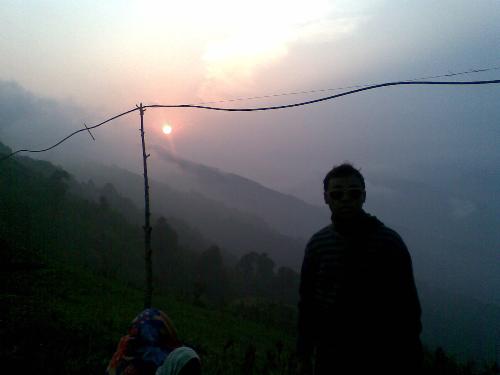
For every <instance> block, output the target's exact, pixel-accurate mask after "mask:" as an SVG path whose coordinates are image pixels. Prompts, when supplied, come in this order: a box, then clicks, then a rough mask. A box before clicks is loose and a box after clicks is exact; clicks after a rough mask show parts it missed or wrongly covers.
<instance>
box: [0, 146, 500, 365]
mask: <svg viewBox="0 0 500 375" xmlns="http://www.w3.org/2000/svg"><path fill="white" fill-rule="evenodd" d="M3 150H5V148H4V149H3ZM1 152H2V150H0V153H1ZM0 167H1V168H2V173H1V174H0V189H1V195H0V196H1V197H2V199H0V238H1V239H3V241H4V242H2V246H1V247H2V252H3V259H5V260H6V261H5V263H4V265H5V267H4V268H3V271H2V272H3V273H2V275H3V279H4V284H3V285H4V287H5V290H4V291H3V292H2V298H3V299H4V301H5V303H3V304H2V305H3V306H4V310H3V313H5V314H6V316H7V317H9V318H8V319H7V321H9V322H11V325H12V324H13V325H14V326H15V327H16V326H17V323H15V322H16V320H15V318H14V316H15V315H16V314H17V313H18V310H17V309H18V308H19V309H22V310H23V311H25V312H30V311H37V310H40V311H41V312H43V311H44V309H45V307H43V308H42V307H41V306H40V304H42V303H45V304H46V305H47V306H46V307H47V308H49V310H50V309H52V308H57V306H56V305H58V304H63V305H64V304H65V303H66V302H68V301H67V299H68V298H69V302H71V300H72V299H73V298H77V297H72V296H74V295H75V294H76V295H78V294H80V293H84V294H85V295H87V294H88V298H90V299H92V298H94V297H93V296H92V295H93V294H94V292H93V291H95V290H96V289H95V286H91V285H90V286H88V287H78V286H73V285H72V284H71V282H69V281H68V282H64V281H63V280H64V278H65V277H68V278H70V279H75V280H77V279H79V278H80V277H82V278H83V279H85V280H87V281H85V283H87V282H88V283H90V284H91V283H92V282H93V281H92V280H101V281H99V282H102V283H104V284H106V285H111V286H109V288H110V290H109V292H110V293H111V292H112V291H113V290H114V289H115V288H116V287H117V285H121V287H123V288H124V290H127V288H131V290H135V292H133V293H135V294H136V295H137V297H136V300H139V299H140V292H139V289H137V288H140V286H141V285H142V282H143V267H142V266H140V264H142V262H143V261H142V251H143V250H142V249H143V243H142V230H141V228H140V226H139V225H140V219H137V218H134V216H133V215H136V214H139V215H140V210H138V209H137V208H135V206H134V204H133V203H132V202H131V201H129V200H128V199H127V198H124V197H121V196H120V195H119V193H118V192H117V191H116V190H113V189H112V187H111V186H106V185H104V186H102V187H99V186H94V187H93V188H90V187H89V186H90V185H89V184H88V183H87V184H82V185H80V190H83V191H85V192H87V193H91V192H92V191H94V193H95V192H100V193H99V194H100V197H102V198H104V199H98V201H97V202H96V201H94V200H92V199H91V200H86V199H82V197H80V196H77V195H73V193H71V191H72V189H70V187H71V186H72V185H74V184H78V183H77V182H76V181H74V180H71V178H70V177H69V176H68V175H67V174H66V173H65V172H64V170H61V169H60V168H57V167H55V166H53V165H51V164H50V163H47V162H43V161H35V160H32V159H30V158H26V157H22V158H17V159H14V160H11V161H9V162H8V163H7V164H2V165H1V166H0ZM76 190H78V189H76ZM108 200H109V202H108ZM114 200H115V203H114V204H113V201H114ZM113 205H114V206H116V207H115V208H113ZM117 209H119V210H121V212H119V211H116V210H117ZM129 215H132V216H129ZM168 222H170V219H169V221H168ZM172 222H173V221H172ZM157 225H159V224H158V223H155V228H154V229H153V233H156V234H158V233H160V234H161V233H165V234H166V233H171V234H169V235H167V237H165V240H166V241H167V242H168V243H169V244H170V245H169V246H172V245H173V244H176V243H177V245H175V246H174V247H173V248H171V249H173V250H175V251H174V252H172V251H171V252H170V253H164V252H163V250H162V246H161V241H163V240H161V238H159V237H157V238H156V240H155V241H156V242H155V243H156V245H155V248H156V249H157V253H156V254H157V258H156V259H157V262H158V264H157V267H156V268H155V274H156V275H157V276H156V278H155V280H156V281H155V282H156V285H157V289H156V290H157V293H158V294H157V296H158V297H160V296H161V295H162V294H164V293H168V294H169V295H171V293H172V292H174V289H173V288H175V290H177V291H178V292H179V293H180V294H181V295H182V296H183V297H181V300H182V301H184V302H185V303H187V304H188V305H192V304H193V303H195V307H196V306H197V307H196V308H200V306H205V308H209V306H211V303H212V302H210V301H214V302H215V303H216V305H215V306H221V303H222V306H230V305H227V302H229V301H230V300H234V301H238V299H239V297H238V296H262V297H265V298H264V299H265V300H269V299H270V298H273V299H275V300H276V301H290V302H292V303H293V300H294V299H295V298H296V284H295V283H296V280H297V275H296V274H294V273H293V271H291V270H288V271H287V270H286V269H282V268H280V269H279V270H277V271H278V272H276V271H275V270H274V266H275V265H274V262H273V261H272V259H269V258H267V257H266V256H263V255H262V254H261V255H259V254H254V255H252V257H253V258H254V259H255V260H256V261H258V262H261V261H262V262H263V263H262V267H264V268H262V270H261V271H259V272H261V273H258V274H256V275H250V278H249V276H245V277H244V278H242V277H241V276H242V275H240V276H238V274H237V270H236V269H233V268H232V267H230V266H229V265H224V264H222V263H220V260H217V256H218V255H217V250H213V249H212V250H211V249H208V250H205V247H202V248H197V249H194V248H189V247H188V246H186V245H185V244H181V242H182V241H181V237H182V236H181V235H180V234H179V236H177V235H175V236H174V237H172V235H173V234H172V231H171V230H170V229H169V227H168V226H165V224H163V227H159V226H157ZM184 226H185V227H184V228H185V231H186V233H190V231H191V229H190V228H189V226H188V225H187V224H185V223H184ZM161 228H163V229H161ZM174 233H175V232H174ZM202 240H203V239H202V238H201V242H200V243H199V244H201V245H200V246H205V245H206V244H205V245H203V244H204V242H203V241H202ZM158 241H160V242H158ZM191 246H197V245H196V244H195V243H194V242H193V243H192V244H191ZM214 251H215V252H214ZM247 255H251V254H247ZM214 256H215V258H214ZM207 261H209V262H208V263H207ZM240 261H241V259H240V260H239V261H238V262H240ZM210 262H212V263H210ZM213 262H215V263H213ZM217 262H219V263H217ZM209 263H210V264H212V266H211V267H212V268H209V269H208V270H209V271H208V272H209V273H208V274H207V273H206V270H204V269H203V268H199V267H200V266H201V265H202V264H209ZM257 264H260V263H257ZM138 265H139V266H138ZM213 267H215V268H213ZM266 270H267V271H266ZM18 271H22V272H18ZM13 272H14V273H13ZM61 272H62V274H61V275H60V273H61ZM68 272H69V273H68ZM73 274H75V276H73ZM50 275H53V277H55V278H56V279H57V282H56V281H54V283H51V284H50V286H44V285H45V284H44V282H45V281H44V280H45V279H46V278H47V280H50V278H51V277H52V276H50ZM58 275H59V276H58ZM196 275H198V276H197V277H202V276H203V275H206V276H205V277H206V278H202V279H201V280H202V281H203V283H204V287H203V289H197V288H198V287H197V286H196V285H197V281H196V278H194V276H196ZM25 276H26V277H25ZM23 280H24V281H23ZM37 280H38V281H37ZM198 280H200V279H198ZM251 280H254V281H252V283H254V284H252V283H250V284H248V283H245V281H251ZM42 281H43V282H42ZM48 282H49V281H48ZM76 282H78V281H76ZM58 283H59V284H61V287H60V288H62V289H61V291H60V292H57V290H58V288H59V287H58V286H57V284H58ZM104 284H103V285H104ZM113 285H115V286H113ZM222 285H229V286H231V288H229V289H224V290H223V289H222V288H221V286H222ZM270 285H275V286H276V287H273V288H269V286H270ZM420 285H423V286H422V287H421V288H420V294H421V299H422V305H423V308H424V336H423V337H424V340H425V342H426V343H427V344H428V345H429V346H430V348H435V347H436V346H441V347H444V348H445V349H446V350H447V351H450V352H451V353H454V354H455V355H456V356H457V357H458V358H460V359H461V360H465V359H467V358H475V359H476V360H479V361H481V360H483V359H488V360H491V359H494V356H495V347H496V345H497V343H496V342H495V340H497V338H498V337H499V336H498V331H495V330H492V328H491V327H498V326H500V324H498V322H499V321H500V314H499V309H498V307H496V306H495V305H485V304H483V303H481V302H480V301H478V300H471V299H467V298H466V297H465V296H463V295H460V294H451V293H449V291H446V290H437V289H436V288H434V287H429V286H427V285H425V284H420ZM166 286H168V287H166ZM277 286H280V287H281V288H284V289H283V294H282V295H280V296H278V295H276V296H270V295H268V294H266V293H268V291H269V290H279V288H277ZM214 287H215V289H214ZM44 288H46V289H44ZM103 288H104V289H106V288H108V287H107V286H103V287H100V289H103ZM50 290H53V291H55V292H54V294H53V295H52V297H53V298H52V297H50V298H49V297H48V296H49V295H50V294H49V291H50ZM85 290H86V291H85ZM200 291H201V294H200V295H199V296H201V299H200V298H199V296H198V297H196V296H197V295H198V294H199V293H200ZM99 293H101V294H102V301H101V302H100V303H102V304H104V305H109V301H108V300H110V301H111V299H110V298H111V297H109V296H108V295H107V294H106V293H107V291H106V290H100V291H99ZM99 293H97V294H99ZM123 293H126V292H123ZM241 293H243V294H241ZM123 295H124V294H122V297H123ZM20 296H21V297H20ZM22 296H28V297H26V298H27V300H23V298H24V297H22ZM68 296H69V297H68ZM59 297H60V298H61V299H62V301H59V300H58V298H59ZM262 297H260V298H262ZM32 298H35V300H36V301H32V300H31V299H32ZM51 298H52V299H51ZM96 298H97V297H96ZM176 298H177V297H176ZM245 298H246V297H245ZM11 299H12V300H11ZM122 299H123V298H122ZM23 301H24V302H23ZM217 301H218V302H217ZM73 302H74V303H75V304H76V305H78V304H79V303H80V302H78V298H77V300H75V301H73ZM290 302H289V303H290ZM24 303H28V304H31V303H35V304H36V303H38V304H39V305H37V306H36V308H35V307H33V306H31V305H29V306H26V307H23V306H24V305H23V304H24ZM52 303H54V304H55V305H54V306H52ZM82 303H83V305H82V306H84V305H85V303H86V302H85V303H84V302H82ZM113 303H116V304H120V303H121V301H120V300H119V299H117V300H116V302H113ZM95 304H97V305H98V303H95ZM49 305H50V306H49ZM135 305H136V306H140V305H141V303H139V302H137V303H136V304H135ZM292 305H293V304H292ZM168 306H170V305H168ZM236 306H239V307H238V308H239V309H241V308H244V309H250V310H249V313H248V314H245V313H242V311H241V310H238V313H237V316H239V317H240V318H242V317H246V318H245V319H244V320H243V321H246V319H248V318H250V319H255V318H258V320H259V321H260V323H259V324H261V323H262V322H266V321H267V323H266V324H270V326H271V327H274V328H275V329H278V328H279V327H281V328H283V329H285V331H286V332H288V333H287V334H286V335H285V336H284V337H288V335H290V332H294V318H293V316H294V315H293V313H290V311H288V310H287V312H286V313H284V314H283V311H281V312H280V309H279V308H278V309H277V310H276V306H278V305H276V304H274V306H275V307H274V308H273V309H274V310H273V309H271V310H268V309H267V307H264V310H263V311H265V313H258V312H257V311H255V309H254V307H252V305H250V306H249V307H245V304H243V305H241V304H238V305H236ZM264 306H265V305H264ZM66 308H67V309H68V313H69V312H70V311H73V312H74V311H75V309H76V310H77V309H78V308H77V306H73V307H71V306H64V309H66ZM102 309H104V308H102ZM210 311H212V310H210ZM213 311H214V314H218V313H219V312H217V311H219V308H215V309H214V310H213ZM269 311H274V312H275V313H276V316H274V315H273V314H271V316H270V317H268V315H269ZM43 314H44V313H43ZM43 314H42V316H45V315H43ZM229 314H230V312H229ZM35 315H36V314H35ZM56 315H57V313H56ZM20 316H24V315H20ZM284 317H285V320H283V319H284ZM478 317H480V319H479V318H478ZM29 319H35V318H34V315H33V314H32V315H29ZM110 319H111V318H110ZM127 319H128V317H127ZM224 319H226V318H224ZM227 319H229V318H227ZM35 320H36V319H35ZM243 321H242V322H240V323H238V324H243ZM39 323H40V322H39V321H38V320H36V322H34V323H33V322H32V323H30V324H33V325H37V324H39ZM40 324H41V323H40ZM85 324H88V322H87V323H85ZM245 324H246V323H245ZM9 329H10V328H9ZM21 329H22V328H21ZM6 332H7V331H6ZM9 332H10V331H9ZM5 334H12V332H11V333H8V332H7V333H5ZM9 337H10V336H9ZM289 340H290V341H293V337H290V339H289ZM54 345H55V344H54ZM11 354H12V353H11ZM8 355H10V354H8Z"/></svg>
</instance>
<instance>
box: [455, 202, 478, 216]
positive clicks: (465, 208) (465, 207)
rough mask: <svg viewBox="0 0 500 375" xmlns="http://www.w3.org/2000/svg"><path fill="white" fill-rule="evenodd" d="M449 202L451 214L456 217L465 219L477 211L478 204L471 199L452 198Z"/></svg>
mask: <svg viewBox="0 0 500 375" xmlns="http://www.w3.org/2000/svg"><path fill="white" fill-rule="evenodd" d="M449 204H450V207H451V215H452V216H453V217H454V218H456V219H463V218H465V217H467V216H469V215H471V214H472V213H474V212H475V211H477V206H476V205H475V204H474V203H473V202H471V201H467V200H462V199H457V198H450V201H449Z"/></svg>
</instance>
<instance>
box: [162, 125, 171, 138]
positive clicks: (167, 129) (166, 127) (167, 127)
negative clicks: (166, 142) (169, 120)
mask: <svg viewBox="0 0 500 375" xmlns="http://www.w3.org/2000/svg"><path fill="white" fill-rule="evenodd" d="M161 130H162V131H163V133H164V134H167V135H169V134H170V133H172V127H171V126H170V125H169V124H165V125H163V127H162V128H161Z"/></svg>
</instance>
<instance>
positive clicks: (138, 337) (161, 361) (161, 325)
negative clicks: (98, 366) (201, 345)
mask: <svg viewBox="0 0 500 375" xmlns="http://www.w3.org/2000/svg"><path fill="white" fill-rule="evenodd" d="M200 374H201V362H200V358H199V356H198V354H197V353H196V352H195V351H194V350H193V349H192V348H190V347H188V346H185V345H183V344H182V343H181V341H180V340H179V339H178V337H177V332H176V330H175V327H174V325H173V323H172V321H171V320H170V318H169V317H168V316H167V314H165V313H164V312H163V311H161V310H158V309H153V308H151V309H146V310H144V311H143V312H141V313H140V314H139V315H138V316H137V317H136V318H135V319H134V320H133V321H132V323H131V325H130V327H129V329H128V334H127V335H125V336H123V337H122V338H121V340H120V342H119V343H118V347H117V349H116V352H115V353H114V355H113V357H112V358H111V361H110V362H109V365H108V368H107V369H106V375H200Z"/></svg>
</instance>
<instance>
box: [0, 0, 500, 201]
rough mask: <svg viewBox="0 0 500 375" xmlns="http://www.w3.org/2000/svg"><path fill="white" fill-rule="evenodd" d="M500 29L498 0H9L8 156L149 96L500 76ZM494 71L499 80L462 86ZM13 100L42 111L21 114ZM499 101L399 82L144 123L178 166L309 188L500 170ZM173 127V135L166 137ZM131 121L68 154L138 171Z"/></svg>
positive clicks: (170, 113)
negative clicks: (355, 179)
mask: <svg viewBox="0 0 500 375" xmlns="http://www.w3.org/2000/svg"><path fill="white" fill-rule="evenodd" d="M499 20H500V1H498V0H494V1H493V0H492V1H483V0H478V1H461V0H449V1H446V0H445V1H435V0H433V1H427V0H422V1H382V0H372V1H368V0H366V1H333V0H309V1H303V0H300V1H299V0H252V1H238V0H213V1H201V0H185V1H175V2H174V1H159V0H158V1H153V0H151V1H81V0H80V1H29V0H25V1H2V6H1V7H0V56H1V58H0V84H1V85H0V86H1V87H0V93H1V98H2V103H0V106H1V107H2V108H0V109H2V111H3V114H2V115H0V116H3V117H2V119H3V120H4V123H3V124H2V125H1V126H0V138H1V139H4V140H6V141H8V143H9V142H10V146H11V147H14V148H16V147H31V146H37V147H45V146H49V145H50V144H52V143H54V142H55V141H57V140H59V139H61V138H63V137H64V136H65V135H67V134H68V133H69V132H72V131H74V130H75V129H77V128H78V127H80V126H81V125H82V124H83V122H86V123H87V124H88V125H92V124H93V123H96V122H99V121H101V120H103V119H105V118H106V117H108V116H111V115H114V114H117V113H120V112H122V111H125V110H127V109H130V108H132V107H134V105H135V104H137V103H139V102H143V103H145V104H153V103H162V104H177V103H197V102H203V101H216V100H224V99H225V100H229V99H235V98H241V97H253V96H262V95H270V94H276V93H286V92H296V91H305V90H318V89H329V88H338V87H345V86H351V85H359V84H367V83H380V82H386V81H395V80H400V79H411V78H419V77H426V76H433V75H439V74H446V73H451V72H460V71H465V70H469V69H473V68H484V67H500V22H499ZM499 77H500V70H496V71H491V72H488V73H482V74H473V75H468V76H458V77H454V78H453V79H463V80H474V79H498V78H499ZM1 81H3V82H1ZM11 81H13V82H14V83H13V82H11ZM17 85H19V86H17ZM21 87H22V88H23V89H21ZM23 90H25V91H23ZM23 92H24V94H23ZM337 92H340V91H326V92H317V93H314V94H309V95H304V94H303V95H292V96H279V97H274V98H266V99H261V100H246V101H238V102H228V103H219V105H221V106H228V107H230V106H238V107H245V106H258V105H268V104H272V105H277V104H286V103H290V102H298V101H303V100H305V99H314V98H318V97H321V96H326V95H330V94H333V93H337ZM20 93H21V94H20ZM16 98H17V99H16ZM19 99H23V100H26V103H27V102H29V103H31V105H34V106H37V107H38V108H43V111H42V112H43V113H44V116H45V117H40V116H39V112H36V113H37V115H36V116H33V115H32V116H29V113H28V114H26V113H25V112H30V111H29V110H28V109H27V105H28V104H26V105H23V104H21V102H22V101H21V102H20V100H19ZM499 102H500V85H496V86H489V87H484V86H483V87H453V88H450V87H418V88H417V87H394V88H386V89H381V90H375V91H370V92H366V93H362V94H357V95H353V96H349V97H345V98H341V99H338V100H335V101H329V102H324V103H321V104H316V105H312V106H308V107H300V108H295V109H291V110H280V111H273V112H262V113H239V114H234V113H232V114H230V113H214V112H208V111H202V110H186V109H183V110H149V111H148V112H147V113H146V126H147V128H148V130H149V131H148V134H147V136H148V142H150V143H152V144H155V145H160V146H164V147H166V148H170V149H171V150H172V151H174V152H176V153H177V154H178V155H179V156H181V157H184V158H187V159H190V160H192V161H195V162H201V163H205V164H208V165H211V166H216V167H219V168H221V169H224V170H227V171H231V172H235V173H238V174H240V175H243V176H246V177H250V178H253V179H256V180H258V181H260V182H262V183H265V184H267V185H269V186H272V187H279V188H282V189H288V190H289V191H297V192H299V191H301V186H303V185H307V184H309V183H316V182H317V179H319V178H320V177H321V176H322V175H323V174H324V172H325V171H326V170H327V169H328V168H329V167H330V166H331V165H332V164H334V163H338V162H340V161H342V160H346V159H349V160H351V161H353V162H354V163H356V164H358V165H359V166H361V167H362V168H363V169H364V170H365V171H367V172H371V173H376V172H377V171H382V170H384V171H394V172H393V173H397V174H400V175H405V174H408V175H409V174H411V173H412V172H411V170H412V168H421V169H420V170H419V171H422V170H423V171H425V168H432V167H431V166H430V164H431V163H437V164H439V165H448V164H450V163H451V164H453V165H461V164H463V163H469V164H472V165H479V166H480V167H484V168H489V167H492V168H496V167H495V166H497V165H498V164H500V152H499V151H498V149H499V147H498V141H497V139H498V138H499V137H498V136H499V131H498V129H499V124H500V105H499ZM6 103H11V105H9V107H8V106H7V104H6ZM12 105H14V106H16V110H15V111H14V110H13V109H12ZM7 107H8V108H7ZM6 113H7V114H6ZM31 113H33V112H31ZM9 116H14V117H15V119H16V121H14V120H12V119H13V118H14V117H12V118H11V117H9ZM7 120H9V123H8V124H7ZM164 122H169V123H170V124H171V125H172V126H173V128H174V131H173V132H172V134H171V135H169V136H165V135H163V134H162V133H161V126H162V125H163V123H164ZM14 123H16V125H15V126H14V125H13V124H14ZM41 124H43V126H42V125H41ZM137 124H138V117H137V114H133V115H131V116H129V117H127V118H126V119H123V121H118V122H116V123H115V124H113V125H111V126H109V127H106V128H100V129H96V130H95V132H94V135H95V136H96V138H97V141H96V142H91V141H90V139H89V137H88V135H85V134H80V135H79V136H78V137H77V138H78V139H77V140H73V141H71V142H70V145H69V146H66V147H71V148H72V149H73V150H77V149H80V148H81V149H83V150H85V152H86V153H88V154H96V155H97V154H98V155H100V156H102V155H103V154H104V151H103V150H110V149H111V150H112V152H110V153H109V154H108V155H107V157H109V160H110V161H111V162H115V163H120V162H122V163H123V164H126V166H128V167H129V168H130V169H132V170H139V168H140V160H139V158H138V157H137V156H138V152H139V149H138V147H139V139H138V137H137V135H138V132H137ZM75 152H76V151H75ZM134 163H135V164H134ZM418 166H423V167H418ZM413 173H414V169H413Z"/></svg>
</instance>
